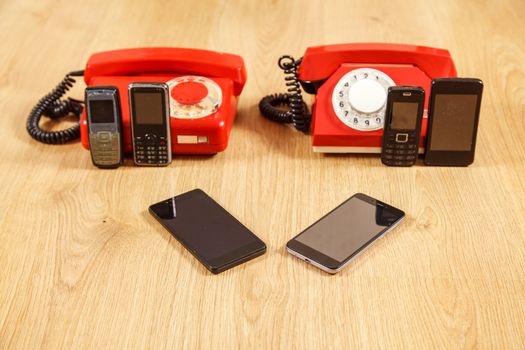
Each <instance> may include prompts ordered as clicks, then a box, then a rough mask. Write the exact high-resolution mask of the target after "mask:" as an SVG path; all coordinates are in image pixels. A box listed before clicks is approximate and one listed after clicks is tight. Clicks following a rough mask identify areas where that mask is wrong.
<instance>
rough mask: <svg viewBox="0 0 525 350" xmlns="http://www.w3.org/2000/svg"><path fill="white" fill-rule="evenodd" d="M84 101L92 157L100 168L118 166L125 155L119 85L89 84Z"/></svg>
mask: <svg viewBox="0 0 525 350" xmlns="http://www.w3.org/2000/svg"><path fill="white" fill-rule="evenodd" d="M85 101H86V102H85V103H86V117H87V118H86V120H87V126H88V134H89V137H88V139H89V150H90V152H91V160H92V162H93V164H94V165H95V166H97V167H99V168H117V167H118V166H120V165H121V164H122V161H123V159H124V153H123V146H122V117H121V114H120V99H119V92H118V89H117V88H116V87H114V86H90V87H87V88H86V93H85Z"/></svg>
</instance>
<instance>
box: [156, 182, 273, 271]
mask: <svg viewBox="0 0 525 350" xmlns="http://www.w3.org/2000/svg"><path fill="white" fill-rule="evenodd" d="M149 212H150V213H151V215H153V216H154V217H155V218H156V219H157V220H158V221H159V222H160V223H161V224H162V226H164V228H165V229H166V230H168V231H169V232H170V233H171V234H172V235H173V237H175V238H176V239H177V240H178V241H179V242H180V243H181V244H182V245H183V246H184V247H185V248H186V249H188V250H189V251H190V252H191V253H192V254H193V255H194V256H195V257H196V258H197V259H198V260H199V261H200V262H201V263H202V264H203V265H204V266H205V267H206V268H207V269H208V270H210V271H211V272H212V273H220V272H222V271H225V270H227V269H229V268H232V267H234V266H236V265H239V264H241V263H243V262H246V261H248V260H250V259H253V258H255V257H257V256H259V255H262V254H264V252H265V251H266V245H265V244H264V242H263V241H261V240H260V239H259V238H258V237H257V236H256V235H255V234H253V233H252V232H251V231H250V230H248V229H247V228H246V227H245V226H244V225H243V224H241V223H240V222H239V221H238V220H237V219H235V218H234V217H233V216H232V215H231V214H230V213H228V212H227V211H226V210H225V209H224V208H223V207H221V206H220V205H219V204H218V203H217V202H215V201H214V200H213V199H212V198H211V197H210V196H208V195H207V194H206V193H204V192H203V191H202V190H200V189H195V190H192V191H190V192H186V193H183V194H181V195H178V196H175V197H173V198H168V199H166V200H164V201H162V202H159V203H156V204H153V205H151V206H150V207H149Z"/></svg>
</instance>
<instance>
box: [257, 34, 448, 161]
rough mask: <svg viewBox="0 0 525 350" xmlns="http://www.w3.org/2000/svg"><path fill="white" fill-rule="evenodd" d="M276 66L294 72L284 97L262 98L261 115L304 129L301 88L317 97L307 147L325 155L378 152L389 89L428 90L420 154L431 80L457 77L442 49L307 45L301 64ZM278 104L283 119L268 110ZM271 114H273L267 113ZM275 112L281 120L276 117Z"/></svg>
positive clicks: (423, 143) (298, 62)
mask: <svg viewBox="0 0 525 350" xmlns="http://www.w3.org/2000/svg"><path fill="white" fill-rule="evenodd" d="M283 59H287V62H283ZM279 65H280V67H281V68H282V69H283V70H285V74H288V75H289V74H294V77H290V76H288V77H287V86H288V87H289V89H288V94H287V95H283V94H281V95H280V96H279V95H273V96H272V95H270V96H268V97H267V99H268V100H267V102H264V99H263V100H261V104H260V109H261V112H262V113H263V115H265V116H266V117H268V118H270V119H272V120H275V121H281V122H293V123H294V125H295V126H296V128H297V129H299V130H301V131H306V130H307V129H308V123H309V119H310V116H308V115H307V112H306V111H305V110H303V108H302V105H303V102H302V96H300V86H301V87H302V88H303V89H304V91H305V92H307V93H310V94H316V95H317V96H316V98H315V103H314V104H313V106H312V115H311V123H312V124H311V134H312V146H313V150H314V151H315V152H325V153H381V144H382V137H383V124H384V119H385V117H384V114H385V108H386V99H387V91H388V87H390V86H394V85H399V86H403V85H412V86H420V87H422V88H423V89H424V90H425V91H426V92H427V94H426V99H425V110H424V119H423V123H422V129H421V139H420V147H419V152H420V153H422V152H423V151H424V147H425V142H426V132H427V110H428V96H429V92H430V84H431V81H432V79H434V78H443V77H456V76H457V73H456V68H455V65H454V62H453V60H452V57H451V56H450V53H449V52H448V51H447V50H444V49H437V48H432V47H425V46H415V45H404V44H385V43H352V44H337V45H326V46H316V47H309V48H308V49H307V50H306V52H305V53H304V56H303V57H302V58H301V59H300V60H297V61H294V60H293V58H291V57H290V56H283V57H281V60H280V61H279ZM293 78H294V79H293ZM294 83H295V85H294ZM299 84H300V86H299ZM275 96H279V98H280V100H278V99H276V98H275ZM283 96H284V97H283ZM282 103H288V104H290V106H291V110H290V112H288V113H289V119H288V121H285V120H286V119H285V118H284V116H283V115H282V112H278V111H275V112H273V111H272V107H273V106H276V105H278V104H282ZM294 103H295V105H293V104H294ZM269 105H271V106H269ZM268 110H270V111H268ZM268 112H270V113H268ZM272 113H273V114H274V116H269V115H268V114H272ZM277 113H281V116H283V117H280V116H277V117H276V116H275V115H276V114H277ZM305 121H306V122H305ZM305 123H306V124H307V125H306V127H304V124H305Z"/></svg>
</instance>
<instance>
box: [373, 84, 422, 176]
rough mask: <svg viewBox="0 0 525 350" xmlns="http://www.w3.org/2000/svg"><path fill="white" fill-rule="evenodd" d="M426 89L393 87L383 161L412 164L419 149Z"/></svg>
mask: <svg viewBox="0 0 525 350" xmlns="http://www.w3.org/2000/svg"><path fill="white" fill-rule="evenodd" d="M424 106H425V90H423V89H422V88H420V87H418V86H392V87H389V88H388V97H387V105H386V113H385V125H384V132H383V146H382V148H381V162H382V163H383V164H385V165H390V166H412V165H414V164H415V163H416V160H417V154H418V151H419V136H420V134H421V120H422V119H423V108H424Z"/></svg>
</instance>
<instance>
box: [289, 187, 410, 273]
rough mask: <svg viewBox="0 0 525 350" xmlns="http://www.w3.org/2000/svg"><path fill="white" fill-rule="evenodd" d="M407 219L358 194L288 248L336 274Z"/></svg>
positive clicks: (320, 220) (383, 204) (301, 234)
mask: <svg viewBox="0 0 525 350" xmlns="http://www.w3.org/2000/svg"><path fill="white" fill-rule="evenodd" d="M404 217H405V213H404V212H403V211H402V210H400V209H397V208H394V207H393V206H391V205H388V204H386V203H384V202H381V201H379V200H377V199H374V198H372V197H369V196H367V195H365V194H362V193H356V194H354V195H353V196H352V197H350V198H349V199H347V200H346V201H345V202H343V203H342V204H340V205H339V206H338V207H337V208H335V209H334V210H332V211H331V212H330V213H328V214H326V215H325V216H324V217H322V218H321V219H319V220H318V221H317V222H316V223H314V224H313V225H311V226H310V227H308V228H307V229H306V230H304V231H303V232H301V233H300V234H298V235H297V236H295V237H294V238H293V239H291V240H290V241H289V242H288V243H287V244H286V248H287V250H288V252H290V253H291V254H292V255H295V256H297V257H298V258H300V259H302V260H305V261H306V262H308V263H310V264H312V265H314V266H316V267H318V268H320V269H321V270H323V271H326V272H328V273H336V272H339V271H340V270H341V269H342V268H343V267H345V266H346V265H347V264H348V263H350V261H352V260H353V259H354V258H355V257H357V256H358V255H359V254H360V253H361V252H363V251H364V250H365V249H366V248H368V247H369V246H370V245H372V243H374V242H375V241H377V240H378V239H379V238H381V237H382V236H383V235H384V234H385V233H387V232H388V231H390V230H392V229H393V228H394V227H396V226H397V225H398V224H399V223H400V222H401V221H402V220H403V219H404Z"/></svg>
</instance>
